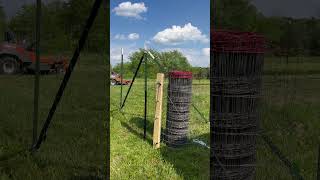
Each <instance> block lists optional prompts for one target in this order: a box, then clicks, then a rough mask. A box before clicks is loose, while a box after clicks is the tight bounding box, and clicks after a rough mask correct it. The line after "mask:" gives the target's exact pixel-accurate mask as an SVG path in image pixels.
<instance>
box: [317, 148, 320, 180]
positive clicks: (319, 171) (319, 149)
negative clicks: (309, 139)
mask: <svg viewBox="0 0 320 180" xmlns="http://www.w3.org/2000/svg"><path fill="white" fill-rule="evenodd" d="M317 173H318V174H317V180H320V144H319V147H318V172H317Z"/></svg>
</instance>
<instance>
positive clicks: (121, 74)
mask: <svg viewBox="0 0 320 180" xmlns="http://www.w3.org/2000/svg"><path fill="white" fill-rule="evenodd" d="M120 71H121V72H120V76H121V77H120V83H121V85H120V86H121V89H120V108H121V105H122V82H123V48H121V67H120Z"/></svg>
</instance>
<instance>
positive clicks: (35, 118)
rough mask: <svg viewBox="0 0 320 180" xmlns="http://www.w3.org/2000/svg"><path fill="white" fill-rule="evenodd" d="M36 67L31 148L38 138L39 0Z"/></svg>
mask: <svg viewBox="0 0 320 180" xmlns="http://www.w3.org/2000/svg"><path fill="white" fill-rule="evenodd" d="M36 16H37V17H36V64H35V65H36V66H35V80H34V102H33V103H34V104H33V105H34V107H33V108H34V109H33V138H32V146H34V145H35V144H36V142H37V138H38V118H39V84H40V83H39V81H40V77H39V76H40V25H41V0H37V14H36Z"/></svg>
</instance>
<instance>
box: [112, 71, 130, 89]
mask: <svg viewBox="0 0 320 180" xmlns="http://www.w3.org/2000/svg"><path fill="white" fill-rule="evenodd" d="M110 81H111V85H113V86H114V85H121V76H120V75H119V74H117V73H115V72H113V71H112V72H111V76H110ZM130 84H131V81H129V80H125V79H122V85H130Z"/></svg>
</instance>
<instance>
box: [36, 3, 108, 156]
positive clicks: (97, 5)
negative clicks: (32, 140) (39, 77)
mask: <svg viewBox="0 0 320 180" xmlns="http://www.w3.org/2000/svg"><path fill="white" fill-rule="evenodd" d="M101 4H102V0H96V1H95V2H94V4H93V7H92V9H91V12H90V16H89V18H88V19H87V22H86V25H85V27H84V29H83V32H82V34H81V37H80V40H79V42H78V45H77V47H76V49H75V51H74V54H73V56H72V58H71V61H70V63H69V66H68V69H67V71H66V74H65V75H64V78H63V80H62V83H61V85H60V87H59V90H58V92H57V94H56V97H55V99H54V102H53V104H52V106H51V109H50V111H49V114H48V116H47V119H46V121H45V123H44V125H43V127H42V129H41V132H40V135H39V138H38V141H37V143H36V144H35V145H34V146H33V147H32V148H31V149H30V150H31V151H32V152H33V151H36V150H38V149H39V148H40V146H41V144H42V142H43V141H44V140H45V139H46V134H47V131H48V128H49V125H50V123H51V120H52V118H53V115H54V113H55V111H56V108H57V106H58V104H59V102H60V99H61V97H62V95H63V92H64V90H65V88H66V86H67V84H68V81H69V79H70V76H71V74H72V71H73V69H74V67H75V65H76V63H77V60H78V58H79V56H80V52H81V51H82V49H83V47H84V45H85V42H86V40H87V38H88V34H89V31H90V29H91V27H92V25H93V22H94V20H95V18H96V17H97V14H98V12H99V9H100V6H101Z"/></svg>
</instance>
